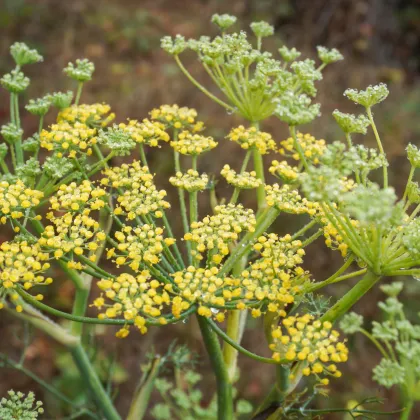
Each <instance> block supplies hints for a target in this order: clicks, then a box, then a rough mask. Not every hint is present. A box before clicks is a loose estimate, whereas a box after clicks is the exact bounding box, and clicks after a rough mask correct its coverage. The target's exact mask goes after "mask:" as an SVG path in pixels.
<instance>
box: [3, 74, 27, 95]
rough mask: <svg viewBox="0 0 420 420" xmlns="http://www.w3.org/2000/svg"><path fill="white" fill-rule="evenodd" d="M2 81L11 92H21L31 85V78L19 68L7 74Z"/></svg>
mask: <svg viewBox="0 0 420 420" xmlns="http://www.w3.org/2000/svg"><path fill="white" fill-rule="evenodd" d="M0 83H1V85H2V86H3V87H4V88H5V89H6V90H8V91H9V92H10V93H21V92H23V91H24V90H25V89H26V88H27V87H28V86H29V78H28V77H26V76H25V75H24V74H23V73H22V72H21V71H19V70H18V69H14V70H12V71H11V72H10V73H7V74H5V75H4V76H3V77H2V78H1V79H0Z"/></svg>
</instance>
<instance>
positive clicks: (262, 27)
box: [250, 20, 274, 38]
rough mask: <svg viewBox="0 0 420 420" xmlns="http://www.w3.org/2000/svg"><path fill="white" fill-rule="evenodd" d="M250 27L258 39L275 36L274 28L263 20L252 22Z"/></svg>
mask: <svg viewBox="0 0 420 420" xmlns="http://www.w3.org/2000/svg"><path fill="white" fill-rule="evenodd" d="M250 26H251V29H252V32H254V34H255V36H256V37H257V38H265V37H267V36H271V35H273V34H274V26H272V25H270V24H269V23H267V22H264V21H263V20H262V21H261V22H252V23H251V25H250Z"/></svg>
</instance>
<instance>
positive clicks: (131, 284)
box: [93, 270, 171, 338]
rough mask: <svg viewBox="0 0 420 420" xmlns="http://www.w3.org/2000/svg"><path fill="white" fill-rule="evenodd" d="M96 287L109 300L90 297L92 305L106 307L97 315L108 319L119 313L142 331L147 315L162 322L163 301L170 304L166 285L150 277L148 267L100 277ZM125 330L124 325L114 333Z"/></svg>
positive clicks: (118, 335) (164, 321)
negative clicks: (113, 276) (142, 269)
mask: <svg viewBox="0 0 420 420" xmlns="http://www.w3.org/2000/svg"><path fill="white" fill-rule="evenodd" d="M98 287H99V288H100V289H101V290H102V291H103V292H104V293H105V297H106V298H107V299H109V300H111V301H112V302H113V303H112V304H107V303H106V301H105V298H104V297H103V296H102V295H101V296H100V297H98V298H97V299H95V300H94V302H93V306H96V307H97V308H98V309H102V307H105V308H106V309H105V311H104V312H103V313H100V314H99V315H98V318H100V319H108V318H116V317H118V316H120V315H123V316H124V319H126V320H127V321H131V320H134V326H135V327H137V328H138V329H139V330H140V332H141V333H142V334H145V333H146V332H147V325H146V320H147V319H157V320H158V321H159V322H160V323H161V324H162V325H165V324H166V319H165V318H164V317H163V316H162V311H163V309H164V307H165V305H167V306H169V305H170V303H171V299H170V296H169V294H168V292H167V291H166V290H165V289H166V288H167V287H166V286H164V285H163V284H162V283H160V282H158V281H157V280H153V279H151V276H150V273H149V271H147V270H144V271H142V272H141V273H138V274H137V275H136V276H133V275H131V274H128V273H122V274H120V275H119V276H118V277H115V278H103V279H101V280H100V281H98ZM128 333H129V329H128V327H127V326H124V327H123V328H122V329H121V330H120V331H118V333H117V337H120V338H124V337H126V336H127V335H128Z"/></svg>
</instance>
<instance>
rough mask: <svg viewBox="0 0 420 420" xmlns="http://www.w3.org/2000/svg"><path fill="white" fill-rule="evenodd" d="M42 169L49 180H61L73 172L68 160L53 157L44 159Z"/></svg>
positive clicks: (71, 164)
mask: <svg viewBox="0 0 420 420" xmlns="http://www.w3.org/2000/svg"><path fill="white" fill-rule="evenodd" d="M42 169H43V171H45V173H46V174H47V175H48V176H49V177H50V178H52V179H61V178H64V177H65V176H66V175H67V174H69V173H70V172H71V171H73V170H74V166H73V163H72V162H71V160H70V159H68V158H65V157H58V156H57V155H53V156H49V157H47V159H45V162H44V165H43V166H42Z"/></svg>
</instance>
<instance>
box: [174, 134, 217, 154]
mask: <svg viewBox="0 0 420 420" xmlns="http://www.w3.org/2000/svg"><path fill="white" fill-rule="evenodd" d="M170 144H171V147H173V148H174V150H175V151H176V152H178V153H181V154H182V155H191V156H197V155H201V154H202V153H205V152H208V151H209V150H211V149H214V148H215V147H216V146H217V144H218V143H217V141H215V140H214V139H213V137H206V136H202V135H201V134H194V133H191V132H189V131H182V132H181V133H180V134H179V135H178V138H177V140H174V141H171V143H170Z"/></svg>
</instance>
